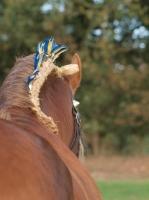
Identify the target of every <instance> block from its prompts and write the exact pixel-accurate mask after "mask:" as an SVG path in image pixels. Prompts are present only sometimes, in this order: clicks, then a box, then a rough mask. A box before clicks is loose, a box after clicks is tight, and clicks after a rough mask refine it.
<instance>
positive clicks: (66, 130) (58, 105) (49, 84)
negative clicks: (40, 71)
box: [39, 54, 81, 154]
mask: <svg viewBox="0 0 149 200" xmlns="http://www.w3.org/2000/svg"><path fill="white" fill-rule="evenodd" d="M71 64H76V65H77V66H78V71H77V72H76V73H74V74H72V75H63V76H57V74H55V71H53V72H51V73H50V75H48V76H47V79H46V80H45V82H44V84H43V85H42V87H41V90H40V94H39V99H40V109H41V111H42V113H44V114H45V115H46V116H48V117H51V119H52V120H53V122H54V124H55V125H56V127H55V126H53V124H51V125H52V126H53V128H54V131H55V133H56V134H58V135H59V136H60V138H61V140H62V141H63V142H64V143H65V144H66V145H67V146H68V147H70V148H71V149H72V151H73V152H74V153H75V154H78V144H79V142H80V141H79V140H80V139H81V138H79V137H80V136H79V134H80V133H77V131H81V130H77V129H80V126H79V124H76V120H79V118H78V117H79V116H76V115H77V114H78V112H77V111H76V109H75V107H74V104H73V98H74V94H75V91H76V89H77V87H78V86H79V84H80V81H81V61H80V59H79V56H78V55H77V54H75V55H74V56H73V58H72V61H71ZM72 66H73V65H72ZM78 123H79V122H78Z"/></svg>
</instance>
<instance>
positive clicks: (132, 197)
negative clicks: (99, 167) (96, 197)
mask: <svg viewBox="0 0 149 200" xmlns="http://www.w3.org/2000/svg"><path fill="white" fill-rule="evenodd" d="M96 183H97V186H98V187H99V189H100V192H101V194H102V198H103V200H149V180H148V181H146V180H144V181H139V180H133V181H98V180H96Z"/></svg>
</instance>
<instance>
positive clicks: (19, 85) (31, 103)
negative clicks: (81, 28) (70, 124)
mask: <svg viewBox="0 0 149 200" xmlns="http://www.w3.org/2000/svg"><path fill="white" fill-rule="evenodd" d="M67 49H68V48H67V47H66V46H64V45H62V44H59V45H56V44H55V43H54V39H53V38H50V39H46V40H45V41H43V42H41V43H39V44H38V47H37V52H36V54H35V56H34V63H33V60H32V59H33V56H28V57H24V58H21V59H19V60H18V61H17V62H16V64H15V66H14V68H13V69H12V71H11V72H10V74H9V75H8V77H7V78H6V80H5V81H4V83H3V85H2V88H1V92H0V118H4V119H7V120H11V113H9V108H12V107H20V108H27V109H30V110H32V111H33V112H34V113H35V114H36V115H37V117H38V119H39V120H40V121H41V122H42V123H43V124H44V125H45V126H47V127H49V128H51V129H52V130H53V132H54V133H56V134H57V133H58V128H57V125H56V124H55V122H54V121H53V119H52V118H51V117H48V116H46V115H45V114H44V113H43V112H42V111H41V108H40V99H39V94H40V90H41V88H42V86H43V84H44V82H45V80H46V79H47V77H48V76H49V75H50V74H51V72H54V73H55V75H56V76H57V77H62V76H65V75H71V74H74V73H76V72H77V71H79V68H78V65H76V64H69V65H65V66H62V67H58V66H56V65H55V64H54V61H55V59H56V58H57V57H58V56H59V54H60V53H62V52H64V51H66V50H67ZM33 66H34V67H33ZM27 77H28V81H27ZM26 83H27V84H26ZM26 85H27V88H26ZM12 91H13V92H12Z"/></svg>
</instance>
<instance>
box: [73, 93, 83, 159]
mask: <svg viewBox="0 0 149 200" xmlns="http://www.w3.org/2000/svg"><path fill="white" fill-rule="evenodd" d="M70 94H71V99H72V104H73V100H74V99H73V96H72V92H71V90H70ZM72 113H73V115H74V117H75V128H74V131H75V134H74V139H73V141H72V143H71V145H70V147H69V148H70V149H71V150H72V149H73V147H74V145H75V143H76V141H77V140H78V152H77V154H76V156H77V157H78V155H79V142H80V140H81V142H82V144H83V146H84V148H86V144H85V142H84V140H83V137H82V126H81V115H80V113H79V111H77V109H76V108H75V106H74V105H73V107H72Z"/></svg>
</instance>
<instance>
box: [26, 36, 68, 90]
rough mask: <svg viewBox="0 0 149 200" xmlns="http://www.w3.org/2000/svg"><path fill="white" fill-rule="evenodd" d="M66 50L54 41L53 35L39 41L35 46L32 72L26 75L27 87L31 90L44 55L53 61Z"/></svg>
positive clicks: (65, 47) (66, 48)
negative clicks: (30, 74)
mask: <svg viewBox="0 0 149 200" xmlns="http://www.w3.org/2000/svg"><path fill="white" fill-rule="evenodd" d="M67 50H68V47H67V46H65V45H63V44H56V43H54V38H53V37H51V38H50V39H45V40H44V41H42V42H40V43H39V44H38V46H37V50H36V54H35V57H34V72H33V74H32V76H29V77H28V80H27V89H28V90H31V88H32V84H33V82H34V80H35V78H36V75H37V74H38V73H39V72H40V67H41V64H42V62H43V61H44V58H45V57H48V58H51V60H52V62H54V61H55V60H56V58H57V57H58V56H59V55H60V54H61V53H63V52H64V51H67Z"/></svg>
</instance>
